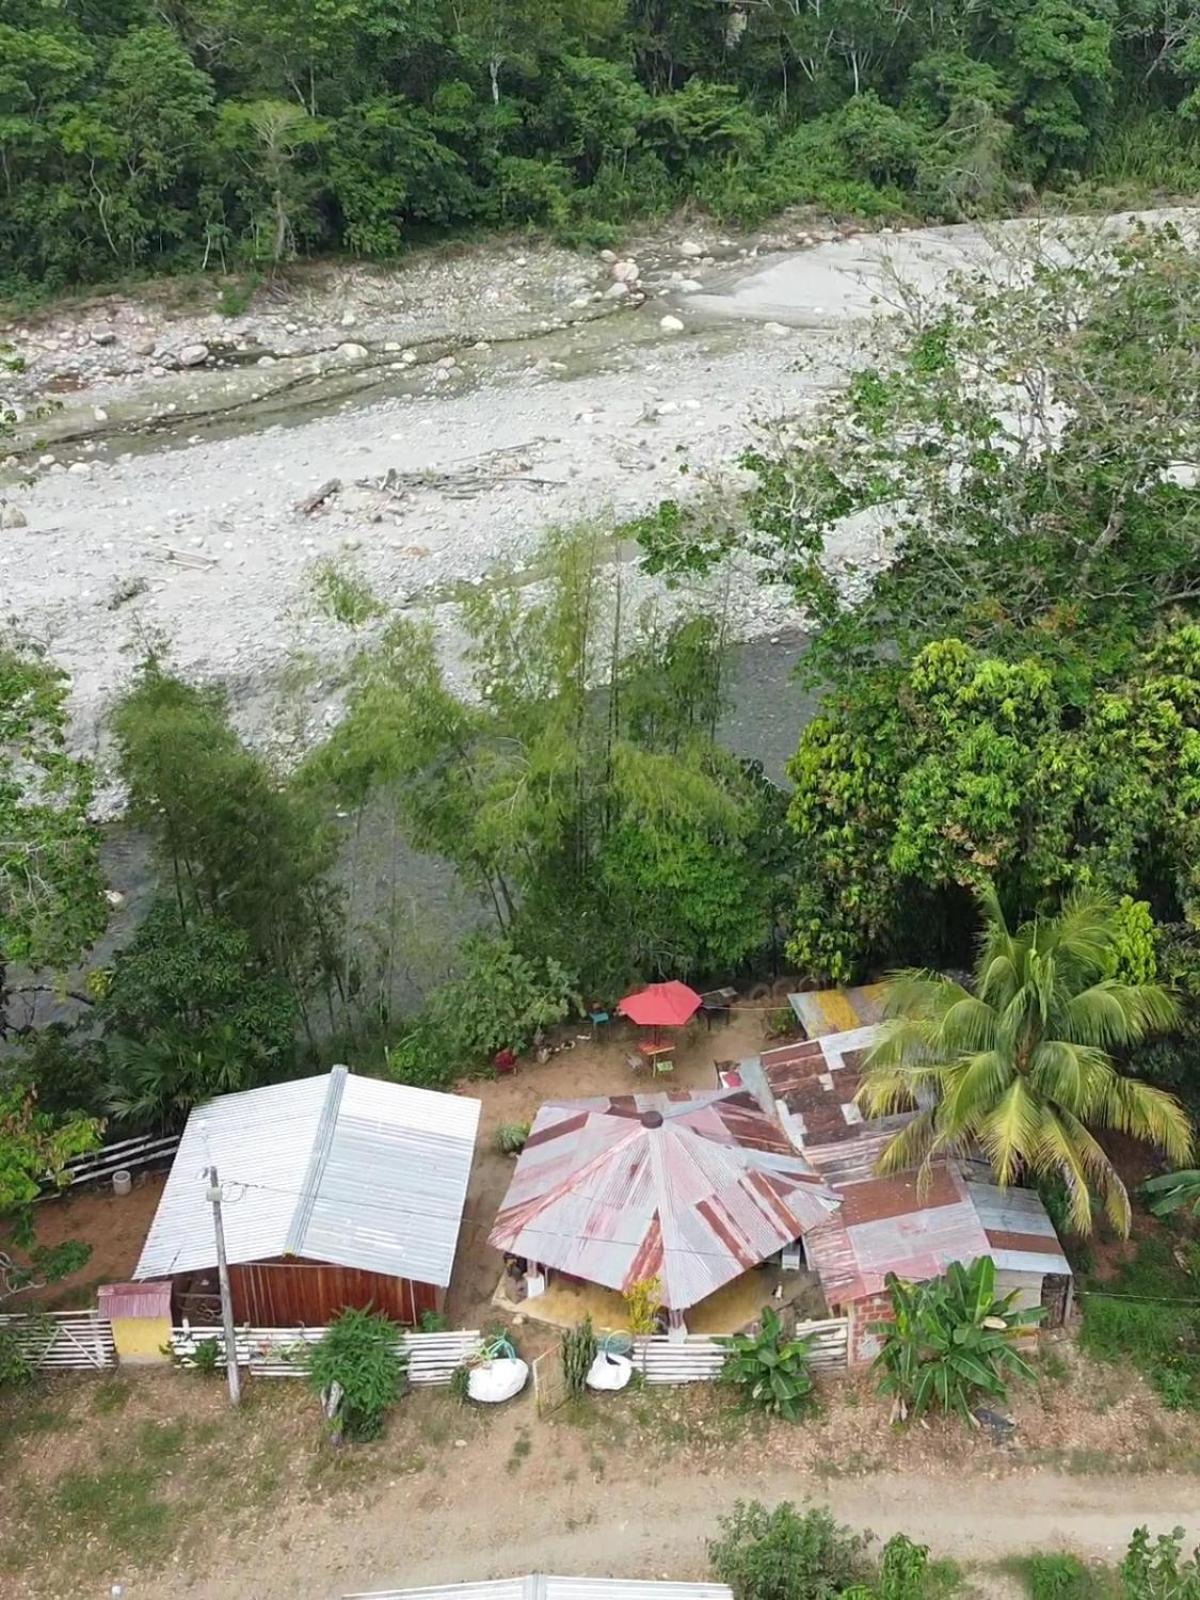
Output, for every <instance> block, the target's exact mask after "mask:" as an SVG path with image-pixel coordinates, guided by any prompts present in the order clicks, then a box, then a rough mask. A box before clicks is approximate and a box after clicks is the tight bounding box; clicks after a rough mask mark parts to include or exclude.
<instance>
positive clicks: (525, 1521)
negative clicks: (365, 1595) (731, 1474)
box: [192, 1469, 1200, 1600]
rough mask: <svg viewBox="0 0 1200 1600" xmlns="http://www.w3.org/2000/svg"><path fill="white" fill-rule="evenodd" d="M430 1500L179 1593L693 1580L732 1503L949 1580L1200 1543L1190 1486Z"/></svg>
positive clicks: (892, 1478)
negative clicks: (1061, 1555) (783, 1513)
mask: <svg viewBox="0 0 1200 1600" xmlns="http://www.w3.org/2000/svg"><path fill="white" fill-rule="evenodd" d="M442 1490H443V1493H441V1494H439V1495H438V1497H437V1500H436V1502H435V1503H433V1504H430V1505H428V1506H420V1507H413V1506H411V1505H409V1506H406V1507H405V1508H404V1510H403V1512H402V1513H400V1508H399V1507H393V1506H391V1505H389V1503H388V1500H387V1499H386V1498H385V1499H384V1500H383V1501H381V1502H380V1503H378V1504H377V1505H375V1506H374V1507H373V1508H372V1511H371V1513H370V1515H369V1517H367V1518H364V1519H357V1520H355V1521H353V1522H347V1521H341V1522H339V1523H337V1524H336V1525H334V1526H332V1527H331V1526H329V1525H325V1526H324V1527H323V1528H322V1532H321V1536H320V1541H319V1544H317V1546H316V1548H313V1546H312V1545H311V1544H310V1543H309V1541H308V1540H307V1538H306V1536H305V1534H304V1532H303V1530H302V1529H300V1528H297V1529H296V1530H295V1535H294V1539H295V1542H294V1543H292V1541H291V1539H290V1538H289V1540H288V1544H289V1547H290V1554H289V1558H288V1561H287V1565H288V1567H289V1568H290V1575H289V1576H287V1577H286V1578H285V1577H284V1576H283V1574H282V1573H280V1574H279V1575H278V1577H276V1576H275V1575H274V1574H273V1572H272V1569H273V1568H274V1567H275V1566H276V1565H277V1563H276V1562H271V1563H269V1564H264V1565H258V1564H256V1565H255V1566H254V1568H253V1569H252V1570H251V1571H250V1572H249V1573H247V1574H246V1575H244V1576H242V1577H240V1578H239V1577H237V1576H235V1575H234V1574H225V1575H222V1576H220V1577H218V1578H216V1579H215V1580H213V1581H212V1582H209V1583H205V1582H201V1583H200V1584H199V1585H198V1586H197V1587H196V1588H195V1590H194V1591H192V1592H193V1593H194V1594H195V1596H197V1597H198V1600H284V1597H285V1596H286V1597H287V1600H297V1597H298V1596H299V1595H304V1596H305V1597H312V1600H317V1597H325V1596H330V1597H332V1596H334V1595H337V1594H339V1593H354V1592H370V1591H371V1590H372V1589H376V1590H378V1589H387V1588H389V1587H399V1586H400V1585H403V1586H405V1587H416V1586H419V1585H422V1584H434V1583H449V1582H460V1581H463V1580H467V1579H477V1578H484V1577H501V1576H510V1575H512V1574H515V1573H521V1572H559V1573H566V1574H572V1575H575V1574H590V1575H594V1576H601V1575H603V1576H611V1577H673V1578H677V1579H683V1578H701V1577H704V1576H706V1574H707V1568H706V1560H705V1546H706V1541H707V1540H708V1539H710V1538H711V1537H712V1536H713V1534H714V1532H715V1524H716V1519H717V1517H718V1516H719V1515H720V1513H721V1511H722V1510H723V1509H726V1508H728V1507H729V1505H730V1504H731V1503H732V1502H733V1501H734V1500H736V1499H737V1498H739V1497H742V1498H746V1499H758V1500H761V1501H763V1502H764V1503H765V1504H768V1505H774V1504H775V1503H776V1502H777V1501H780V1500H786V1499H790V1500H794V1501H796V1502H797V1503H802V1502H804V1501H812V1502H814V1503H818V1504H827V1505H828V1506H829V1507H830V1508H831V1509H832V1511H833V1513H834V1514H835V1516H837V1517H838V1518H839V1520H841V1521H843V1522H848V1523H850V1524H852V1525H854V1526H855V1527H861V1528H865V1529H869V1530H870V1531H871V1532H873V1533H875V1534H877V1535H879V1536H880V1537H882V1538H886V1537H888V1536H889V1535H890V1534H893V1533H899V1532H903V1533H907V1534H908V1535H909V1536H910V1537H912V1538H914V1539H917V1540H919V1541H921V1542H922V1543H926V1544H928V1545H929V1546H930V1548H931V1549H932V1550H933V1551H934V1552H935V1553H936V1554H938V1555H947V1556H953V1557H955V1559H957V1560H958V1561H959V1562H960V1563H962V1564H964V1565H966V1564H968V1563H974V1562H978V1563H981V1564H987V1563H989V1562H993V1561H996V1560H998V1559H999V1558H1000V1557H1003V1556H1005V1555H1012V1554H1018V1553H1021V1552H1024V1551H1029V1550H1035V1549H1051V1548H1063V1549H1070V1550H1073V1551H1076V1552H1077V1553H1078V1554H1080V1555H1082V1556H1085V1557H1090V1558H1096V1559H1101V1560H1105V1561H1113V1560H1117V1559H1119V1558H1120V1556H1121V1554H1122V1553H1123V1552H1124V1550H1125V1547H1126V1545H1127V1544H1128V1541H1129V1535H1130V1533H1131V1532H1132V1530H1133V1529H1134V1528H1135V1527H1137V1526H1138V1525H1139V1524H1142V1523H1145V1524H1147V1525H1148V1526H1149V1527H1150V1529H1151V1531H1152V1532H1156V1533H1157V1532H1169V1531H1170V1530H1171V1529H1172V1528H1173V1527H1175V1526H1182V1527H1183V1528H1184V1529H1185V1532H1186V1533H1187V1536H1188V1538H1189V1539H1190V1541H1191V1542H1192V1543H1193V1544H1194V1543H1196V1542H1197V1541H1200V1480H1197V1479H1195V1478H1187V1479H1178V1478H1170V1479H1164V1478H1157V1477H1155V1478H1149V1479H1147V1478H1132V1479H1120V1480H1115V1481H1113V1480H1107V1479H1096V1478H1090V1477H1089V1478H1072V1477H1063V1476H1056V1475H1044V1474H1037V1475H1033V1476H1022V1477H1014V1478H968V1479H967V1480H966V1481H958V1482H956V1481H954V1480H948V1479H947V1478H945V1477H943V1476H938V1477H931V1478H922V1477H919V1476H913V1475H910V1474H907V1473H906V1474H896V1475H890V1474H889V1475H881V1476H872V1477H867V1478H863V1479H859V1480H855V1481H845V1480H841V1481H836V1482H832V1483H830V1484H828V1485H825V1486H817V1485H814V1484H813V1482H812V1480H811V1479H810V1478H806V1477H804V1476H802V1475H801V1474H800V1473H784V1472H772V1473H769V1474H762V1475H759V1476H754V1477H749V1478H739V1479H729V1478H726V1477H710V1476H703V1477H697V1476H694V1475H693V1476H686V1475H683V1474H676V1473H673V1472H671V1471H670V1470H669V1469H668V1470H664V1471H663V1472H662V1473H661V1474H659V1475H658V1476H657V1477H656V1478H655V1479H654V1480H653V1481H650V1482H647V1481H645V1480H642V1479H634V1480H626V1481H622V1482H620V1483H604V1482H602V1483H599V1484H596V1483H590V1484H587V1485H586V1486H580V1485H578V1484H575V1485H572V1484H565V1483H560V1484H558V1485H557V1486H548V1487H542V1488H540V1489H539V1491H538V1492H537V1493H536V1494H534V1493H530V1492H528V1491H527V1490H525V1489H524V1488H523V1487H522V1488H518V1486H517V1485H515V1484H513V1483H511V1481H503V1480H501V1481H500V1482H496V1481H492V1482H480V1481H478V1480H476V1481H475V1482H473V1483H471V1484H469V1485H463V1486H459V1485H456V1484H453V1483H445V1484H443V1485H442ZM464 1490H465V1492H464ZM299 1574H304V1575H305V1579H304V1582H303V1583H301V1582H298V1576H299ZM281 1580H282V1581H281ZM305 1584H306V1585H307V1586H305Z"/></svg>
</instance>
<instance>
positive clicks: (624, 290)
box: [604, 279, 629, 300]
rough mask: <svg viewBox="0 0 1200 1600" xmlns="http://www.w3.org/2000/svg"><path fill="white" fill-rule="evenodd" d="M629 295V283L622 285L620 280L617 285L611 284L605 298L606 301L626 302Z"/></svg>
mask: <svg viewBox="0 0 1200 1600" xmlns="http://www.w3.org/2000/svg"><path fill="white" fill-rule="evenodd" d="M628 293H629V285H628V284H627V283H622V282H621V281H620V280H619V279H618V281H617V282H616V283H610V284H609V286H608V288H607V289H606V290H605V291H604V298H605V299H606V300H624V298H625V296H626V295H627V294H628Z"/></svg>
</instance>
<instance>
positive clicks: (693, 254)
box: [679, 239, 704, 261]
mask: <svg viewBox="0 0 1200 1600" xmlns="http://www.w3.org/2000/svg"><path fill="white" fill-rule="evenodd" d="M679 254H680V255H681V256H687V257H688V259H689V260H690V261H694V260H696V258H697V257H698V256H702V255H703V254H704V246H703V245H702V244H697V243H696V241H695V240H694V239H685V240H684V241H683V243H682V244H681V245H680V246H679Z"/></svg>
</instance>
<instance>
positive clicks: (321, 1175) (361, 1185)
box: [134, 1066, 480, 1327]
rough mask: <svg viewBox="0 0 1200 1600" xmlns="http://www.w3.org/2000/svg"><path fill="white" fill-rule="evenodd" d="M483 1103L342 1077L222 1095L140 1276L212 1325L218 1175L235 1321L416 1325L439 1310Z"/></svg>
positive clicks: (171, 1186) (145, 1252) (177, 1172)
mask: <svg viewBox="0 0 1200 1600" xmlns="http://www.w3.org/2000/svg"><path fill="white" fill-rule="evenodd" d="M479 1113H480V1103H479V1101H478V1100H473V1099H469V1098H467V1097H466V1096H463V1095H454V1094H439V1093H436V1092H435V1091H433V1090H430V1089H416V1088H412V1087H411V1086H409V1085H406V1084H396V1083H385V1082H383V1081H382V1080H380V1079H378V1078H367V1077H360V1076H358V1075H357V1074H355V1073H352V1072H350V1071H349V1070H348V1069H347V1068H346V1067H343V1066H337V1067H334V1068H333V1069H332V1070H331V1071H329V1072H327V1073H323V1074H321V1075H319V1076H317V1077H311V1078H301V1079H298V1080H295V1081H293V1082H290V1083H276V1084H268V1085H266V1086H264V1087H263V1088H260V1089H247V1090H245V1091H244V1092H242V1093H239V1094H227V1095H221V1096H219V1097H218V1098H217V1099H215V1100H210V1101H209V1102H208V1103H207V1104H205V1105H202V1106H197V1107H196V1108H195V1109H194V1110H193V1111H192V1113H191V1115H190V1116H189V1118H188V1121H187V1126H186V1127H185V1129H184V1132H183V1137H182V1139H181V1140H180V1143H179V1149H178V1151H177V1152H176V1156H175V1161H174V1164H173V1165H172V1168H171V1172H170V1175H169V1176H168V1178H167V1183H166V1187H165V1189H164V1190H163V1194H162V1199H161V1200H160V1202H159V1206H158V1210H157V1212H156V1213H155V1216H154V1221H153V1222H152V1224H151V1226H150V1232H149V1234H148V1235H147V1237H146V1242H145V1245H144V1247H143V1249H142V1254H141V1259H140V1260H139V1262H138V1265H137V1269H136V1271H135V1273H134V1277H135V1279H140V1280H145V1279H158V1280H163V1279H170V1280H171V1281H172V1283H173V1284H174V1286H175V1289H176V1306H177V1309H178V1310H179V1311H181V1312H182V1313H184V1314H187V1313H191V1314H192V1315H194V1316H196V1315H199V1316H202V1315H203V1313H204V1312H205V1311H206V1310H210V1309H211V1306H212V1299H213V1295H214V1293H215V1269H216V1264H217V1257H216V1245H215V1237H214V1231H213V1213H212V1206H211V1204H210V1202H209V1200H208V1195H207V1191H208V1183H207V1177H206V1174H207V1172H208V1169H209V1167H211V1166H213V1165H215V1166H216V1167H217V1170H218V1175H219V1178H220V1181H221V1186H222V1189H223V1192H224V1204H223V1207H222V1211H223V1220H224V1231H225V1240H226V1249H227V1253H228V1259H229V1264H230V1266H229V1278H230V1288H231V1291H232V1297H233V1309H234V1316H235V1318H236V1320H237V1321H238V1322H241V1323H248V1324H250V1325H251V1326H255V1327H291V1326H296V1325H305V1326H308V1327H319V1326H322V1325H324V1324H325V1323H327V1322H328V1321H329V1319H330V1318H331V1317H332V1316H334V1315H336V1313H337V1312H338V1311H340V1310H342V1309H343V1308H344V1307H346V1306H366V1305H371V1306H373V1307H374V1308H375V1309H376V1310H379V1311H384V1312H386V1313H387V1314H388V1315H389V1316H391V1317H394V1318H395V1320H396V1321H398V1322H403V1323H414V1322H416V1321H418V1320H419V1318H420V1316H421V1313H422V1312H423V1311H436V1310H439V1309H440V1308H441V1305H442V1302H443V1299H444V1297H445V1291H446V1288H447V1286H448V1284H449V1282H450V1274H451V1270H452V1268H453V1266H454V1257H455V1253H456V1250H457V1247H458V1235H459V1229H460V1227H461V1223H462V1215H463V1207H464V1205H465V1203H466V1194H467V1184H468V1181H469V1179H470V1175H471V1163H472V1160H473V1157H474V1151H475V1136H476V1131H477V1129H478V1125H479Z"/></svg>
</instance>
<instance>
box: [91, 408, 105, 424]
mask: <svg viewBox="0 0 1200 1600" xmlns="http://www.w3.org/2000/svg"><path fill="white" fill-rule="evenodd" d="M92 415H93V416H94V417H95V419H96V421H97V422H107V421H108V412H107V411H105V409H104V407H103V406H97V407H96V408H95V410H94V411H93V412H92Z"/></svg>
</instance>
